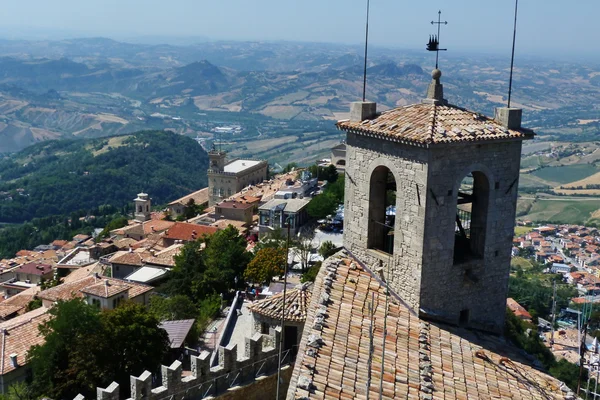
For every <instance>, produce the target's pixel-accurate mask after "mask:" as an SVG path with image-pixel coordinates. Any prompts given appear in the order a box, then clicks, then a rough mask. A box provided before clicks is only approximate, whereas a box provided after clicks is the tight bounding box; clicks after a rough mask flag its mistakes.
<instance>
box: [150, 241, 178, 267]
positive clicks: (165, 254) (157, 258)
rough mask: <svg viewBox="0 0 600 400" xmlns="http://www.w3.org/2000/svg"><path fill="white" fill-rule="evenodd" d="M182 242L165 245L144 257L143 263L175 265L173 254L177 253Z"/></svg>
mask: <svg viewBox="0 0 600 400" xmlns="http://www.w3.org/2000/svg"><path fill="white" fill-rule="evenodd" d="M182 247H183V244H174V245H172V246H169V247H167V248H166V249H164V250H161V251H159V252H158V253H155V254H154V255H151V256H150V257H145V258H144V263H146V264H154V265H162V266H165V267H174V266H175V256H176V255H177V254H179V252H180V251H181V248H182Z"/></svg>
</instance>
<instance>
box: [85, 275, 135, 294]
mask: <svg viewBox="0 0 600 400" xmlns="http://www.w3.org/2000/svg"><path fill="white" fill-rule="evenodd" d="M128 290H129V285H125V284H121V283H118V282H110V281H109V280H108V279H107V280H105V281H104V282H99V283H96V284H95V285H91V286H87V287H85V288H83V289H81V292H82V293H86V294H91V295H94V296H98V297H104V298H109V297H112V296H114V295H116V294H119V293H122V292H126V291H128Z"/></svg>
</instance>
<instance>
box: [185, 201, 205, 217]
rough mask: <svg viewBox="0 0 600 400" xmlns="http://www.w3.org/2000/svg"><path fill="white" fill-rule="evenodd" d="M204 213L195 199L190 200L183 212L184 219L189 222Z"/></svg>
mask: <svg viewBox="0 0 600 400" xmlns="http://www.w3.org/2000/svg"><path fill="white" fill-rule="evenodd" d="M203 211H204V207H203V206H201V205H199V204H196V201H195V200H194V199H189V200H188V202H187V204H186V206H185V209H184V211H183V216H182V217H183V218H182V219H183V220H188V219H190V218H194V217H195V216H197V215H198V214H202V212H203Z"/></svg>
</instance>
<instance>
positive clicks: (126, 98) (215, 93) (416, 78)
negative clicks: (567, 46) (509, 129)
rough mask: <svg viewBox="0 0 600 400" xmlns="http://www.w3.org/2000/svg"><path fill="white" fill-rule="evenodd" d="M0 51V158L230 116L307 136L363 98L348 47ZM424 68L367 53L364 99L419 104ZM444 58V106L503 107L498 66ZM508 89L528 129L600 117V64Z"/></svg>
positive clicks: (40, 44)
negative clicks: (37, 146)
mask: <svg viewBox="0 0 600 400" xmlns="http://www.w3.org/2000/svg"><path fill="white" fill-rule="evenodd" d="M0 54H1V55H3V57H1V58H0V153H1V152H12V151H18V150H19V149H22V148H24V147H26V146H29V145H31V144H33V143H36V142H39V141H43V140H48V139H56V138H90V137H92V138H93V137H100V136H108V135H114V134H123V133H128V132H134V131H137V130H140V129H169V130H171V131H173V132H176V133H179V134H185V135H189V136H196V135H200V136H204V137H206V138H208V139H210V138H211V136H212V134H211V129H212V128H211V127H212V125H211V123H212V121H219V123H228V122H231V123H239V121H240V118H244V119H248V118H251V119H255V120H256V121H257V122H256V126H259V125H261V124H264V122H265V121H266V122H269V121H307V122H306V124H307V125H306V126H307V129H311V128H310V121H318V120H332V121H333V120H336V119H341V118H344V117H345V116H346V115H347V111H348V107H349V103H350V102H351V101H355V100H357V99H359V98H360V96H361V95H362V73H363V64H362V63H363V59H362V55H361V54H362V50H361V49H360V48H358V47H353V46H343V45H329V44H306V43H254V42H208V43H200V44H197V45H191V46H169V45H141V44H128V43H120V42H116V41H113V40H109V39H102V38H98V39H77V40H63V41H55V42H48V41H31V42H30V41H7V40H0ZM432 61H433V59H432V58H431V55H430V54H427V53H426V52H414V51H412V52H407V51H400V50H389V49H380V48H376V47H375V48H374V49H373V50H372V51H371V56H370V59H369V67H368V70H367V98H368V99H369V100H373V101H376V102H377V103H378V108H379V109H381V110H384V109H387V108H391V107H397V106H401V105H404V104H410V103H414V102H418V101H420V99H421V98H422V97H424V94H425V91H426V87H427V85H428V83H429V81H430V77H429V71H430V70H431V68H432ZM442 61H443V62H442V69H443V74H444V75H443V77H442V81H443V83H444V86H445V93H446V97H447V98H448V99H449V101H450V102H451V103H455V104H458V105H461V106H463V107H467V108H470V109H473V110H475V111H480V112H484V113H487V114H492V113H493V109H494V107H497V106H500V105H503V104H505V102H506V93H507V86H508V70H507V65H508V62H507V60H506V59H500V58H497V57H490V56H485V57H484V56H481V57H477V58H475V57H473V56H468V57H465V56H463V57H458V56H452V55H449V56H447V55H444V58H443V60H442ZM513 93H514V102H515V103H513V104H514V105H515V106H518V107H523V108H524V109H525V110H526V113H525V118H526V119H527V120H528V122H529V124H530V126H533V127H534V128H538V129H539V128H542V129H545V128H549V129H555V128H559V129H567V128H569V129H570V128H571V127H572V128H573V129H578V125H579V122H578V121H580V120H584V121H590V120H591V121H592V123H594V121H596V120H597V119H598V118H597V116H598V112H599V110H598V105H597V98H598V97H600V67H599V66H594V65H577V64H575V63H573V64H569V65H567V64H565V63H558V62H556V63H553V62H548V61H543V62H535V61H532V62H530V61H527V62H522V61H520V62H518V63H517V69H516V70H515V84H514V92H513ZM206 113H209V114H206ZM588 128H589V126H588ZM331 129H332V130H333V129H334V128H333V125H332V127H331ZM273 134H274V133H273ZM268 137H271V136H268ZM229 139H232V140H237V139H236V138H233V137H232V138H229Z"/></svg>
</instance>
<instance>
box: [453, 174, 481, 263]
mask: <svg viewBox="0 0 600 400" xmlns="http://www.w3.org/2000/svg"><path fill="white" fill-rule="evenodd" d="M488 202H489V181H488V179H487V177H486V176H485V174H484V173H483V172H479V171H474V172H472V173H470V174H469V175H467V176H466V177H465V178H464V179H463V180H462V182H461V185H460V188H459V189H458V194H457V201H456V223H455V229H454V263H455V264H459V263H462V262H465V261H469V260H471V259H474V258H482V257H483V253H484V250H485V233H486V230H487V213H488Z"/></svg>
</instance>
